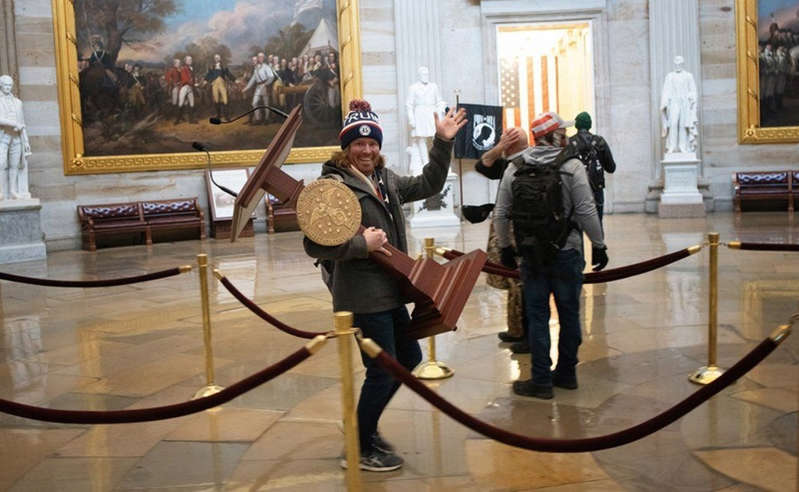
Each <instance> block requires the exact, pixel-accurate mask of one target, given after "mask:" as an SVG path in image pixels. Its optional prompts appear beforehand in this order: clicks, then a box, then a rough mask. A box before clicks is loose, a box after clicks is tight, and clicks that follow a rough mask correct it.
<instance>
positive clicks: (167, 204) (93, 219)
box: [78, 197, 205, 251]
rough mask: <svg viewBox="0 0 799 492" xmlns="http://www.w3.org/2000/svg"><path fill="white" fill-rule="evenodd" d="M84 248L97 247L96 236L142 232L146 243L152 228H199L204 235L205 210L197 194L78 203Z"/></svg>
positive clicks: (201, 236) (150, 237)
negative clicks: (87, 203) (168, 197)
mask: <svg viewBox="0 0 799 492" xmlns="http://www.w3.org/2000/svg"><path fill="white" fill-rule="evenodd" d="M78 217H79V218H80V223H81V231H82V236H83V249H87V250H89V251H96V250H97V236H100V235H104V236H113V235H121V234H128V233H139V234H140V235H143V236H144V242H145V243H146V244H147V245H151V244H153V236H152V233H153V231H167V230H169V231H172V230H175V229H197V230H198V231H199V236H200V239H205V222H204V220H203V218H204V214H203V211H202V210H200V207H199V204H198V203H197V198H196V197H195V198H177V199H174V200H144V201H140V202H128V203H110V204H97V205H78Z"/></svg>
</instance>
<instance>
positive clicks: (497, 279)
mask: <svg viewBox="0 0 799 492" xmlns="http://www.w3.org/2000/svg"><path fill="white" fill-rule="evenodd" d="M527 147H528V141H527V132H525V131H524V129H522V128H508V129H507V130H505V131H504V132H503V133H502V135H501V136H500V138H499V142H497V145H495V146H494V147H493V148H492V149H490V150H488V151H487V152H486V153H484V154H483V155H482V157H481V158H480V160H478V161H477V163H476V164H475V165H474V170H475V171H477V172H478V173H480V174H482V175H483V176H485V177H486V178H488V179H491V180H501V179H502V175H503V174H504V173H505V169H507V167H508V163H509V162H510V161H509V160H508V157H511V156H515V155H517V154H518V153H520V152H522V151H524V150H526V149H527ZM491 208H493V204H491ZM464 212H466V210H464ZM467 220H469V221H470V222H474V221H473V220H471V219H468V218H467ZM486 252H488V258H489V260H491V261H493V262H495V263H499V261H500V257H499V246H498V245H497V241H496V233H495V232H494V221H493V219H492V221H491V226H490V228H489V233H488V245H487V246H486ZM486 282H487V283H488V285H490V286H491V287H494V288H497V289H504V290H507V291H508V302H507V307H506V312H507V326H508V330H507V331H501V332H499V333H497V336H498V337H499V339H500V340H501V341H503V342H510V343H511V346H510V349H511V352H513V353H515V354H526V353H529V352H530V344H529V343H528V342H527V330H526V325H527V322H526V317H525V316H524V299H523V294H522V284H521V281H519V280H517V279H512V278H505V277H502V276H500V275H488V277H487V280H486Z"/></svg>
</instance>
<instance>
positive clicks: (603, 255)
mask: <svg viewBox="0 0 799 492" xmlns="http://www.w3.org/2000/svg"><path fill="white" fill-rule="evenodd" d="M607 265H608V249H607V248H597V247H596V246H593V247H592V248H591V266H593V267H594V268H592V270H593V271H595V272H598V271H600V270H602V269H603V268H605V267H606V266H607Z"/></svg>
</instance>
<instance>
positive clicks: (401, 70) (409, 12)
mask: <svg viewBox="0 0 799 492" xmlns="http://www.w3.org/2000/svg"><path fill="white" fill-rule="evenodd" d="M439 4H440V2H439V1H438V0H403V1H401V2H394V25H395V40H396V41H395V42H396V53H395V56H396V62H397V118H398V120H399V121H398V123H399V136H400V138H399V140H400V150H402V149H406V148H407V147H408V145H409V141H410V127H409V126H408V114H407V108H406V107H405V101H406V100H407V98H408V88H409V87H410V86H411V84H413V83H414V82H416V80H417V77H418V69H419V67H422V66H424V67H427V68H428V69H429V71H430V81H431V82H435V83H436V84H438V87H439V89H440V91H441V97H442V98H443V99H444V101H446V103H447V106H454V105H455V96H454V95H453V94H451V93H449V92H448V91H447V90H446V88H445V87H443V86H442V79H443V73H442V67H443V65H442V62H441V22H440V13H439ZM422 13H423V14H424V15H422ZM429 140H430V142H429V144H430V145H432V143H433V142H432V138H431V139H429ZM400 155H401V156H402V157H403V162H402V164H401V169H400V170H399V171H400V172H402V173H404V174H407V173H408V172H409V170H410V159H409V153H408V152H402V151H400ZM422 160H423V161H424V162H425V163H426V162H427V156H426V155H425V156H423V159H422ZM456 183H457V175H455V174H454V173H453V172H452V171H450V174H449V176H448V177H447V184H446V185H445V186H444V194H442V195H441V196H440V202H441V203H442V204H446V206H442V207H440V208H438V207H433V208H432V209H431V207H428V206H426V205H427V204H428V202H429V203H432V202H431V201H430V200H428V201H426V202H425V204H426V205H425V206H422V202H416V203H413V204H411V210H412V213H413V218H412V219H411V221H410V224H411V227H412V228H415V227H441V226H459V225H460V220H459V219H458V218H457V217H456V216H455V214H454V213H453V209H452V205H453V203H452V201H453V200H452V198H453V196H456V194H458V193H460V190H455V189H454V185H455V184H456ZM431 200H432V199H431ZM433 201H436V202H437V201H439V200H433Z"/></svg>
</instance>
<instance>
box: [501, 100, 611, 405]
mask: <svg viewBox="0 0 799 492" xmlns="http://www.w3.org/2000/svg"><path fill="white" fill-rule="evenodd" d="M571 124H572V123H571V122H565V121H563V120H562V119H561V118H560V116H558V115H557V114H556V113H552V112H549V113H544V114H542V115H540V116H538V117H537V118H536V119H535V120H534V121H533V123H532V127H531V132H532V134H533V137H534V138H535V147H530V148H528V149H526V150H523V151H521V152H517V153H516V154H513V155H510V156H508V160H509V161H510V164H509V165H508V168H507V169H506V170H505V174H504V176H503V177H502V182H501V184H500V188H499V194H498V196H497V204H496V208H495V209H494V227H495V228H496V233H497V241H498V243H499V247H500V248H501V252H502V253H501V257H502V264H503V265H504V266H506V267H508V268H516V267H517V262H516V257H517V256H519V257H521V259H522V262H521V279H522V289H523V292H524V305H525V306H524V307H525V313H526V315H527V323H528V338H529V342H530V347H531V355H532V377H531V379H529V380H525V381H522V380H519V381H515V382H514V383H513V392H514V393H516V394H517V395H523V396H532V397H535V398H542V399H551V398H552V396H553V393H552V387H553V386H557V387H560V388H566V389H576V388H577V374H576V371H575V367H576V365H577V349H578V347H579V346H580V343H581V341H582V335H581V327H580V291H581V290H582V284H583V268H584V267H585V261H584V260H583V253H582V249H583V239H582V233H583V232H585V233H586V234H587V235H588V238H589V239H590V240H591V244H592V245H593V255H592V263H593V265H594V271H599V270H602V269H603V268H605V266H606V265H607V263H608V256H607V252H606V247H605V244H604V241H603V236H602V226H601V225H600V222H599V217H598V214H597V209H596V205H595V204H594V198H593V193H592V191H591V186H590V184H589V183H588V177H587V175H586V172H585V169H584V168H583V165H582V162H581V161H580V160H579V159H577V158H575V157H573V156H572V155H571V154H570V153H568V152H563V150H564V148H565V147H566V144H567V141H568V140H567V137H566V128H567V127H569V126H571ZM511 223H512V225H513V235H514V239H515V241H516V248H514V247H513V246H511V227H510V226H511ZM550 293H551V294H554V297H555V304H556V306H557V309H558V318H559V321H560V336H559V339H558V363H557V366H556V367H555V370H554V371H551V370H550V368H551V366H552V361H551V359H550V357H549V350H550V337H549V316H550V310H549V295H550Z"/></svg>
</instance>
